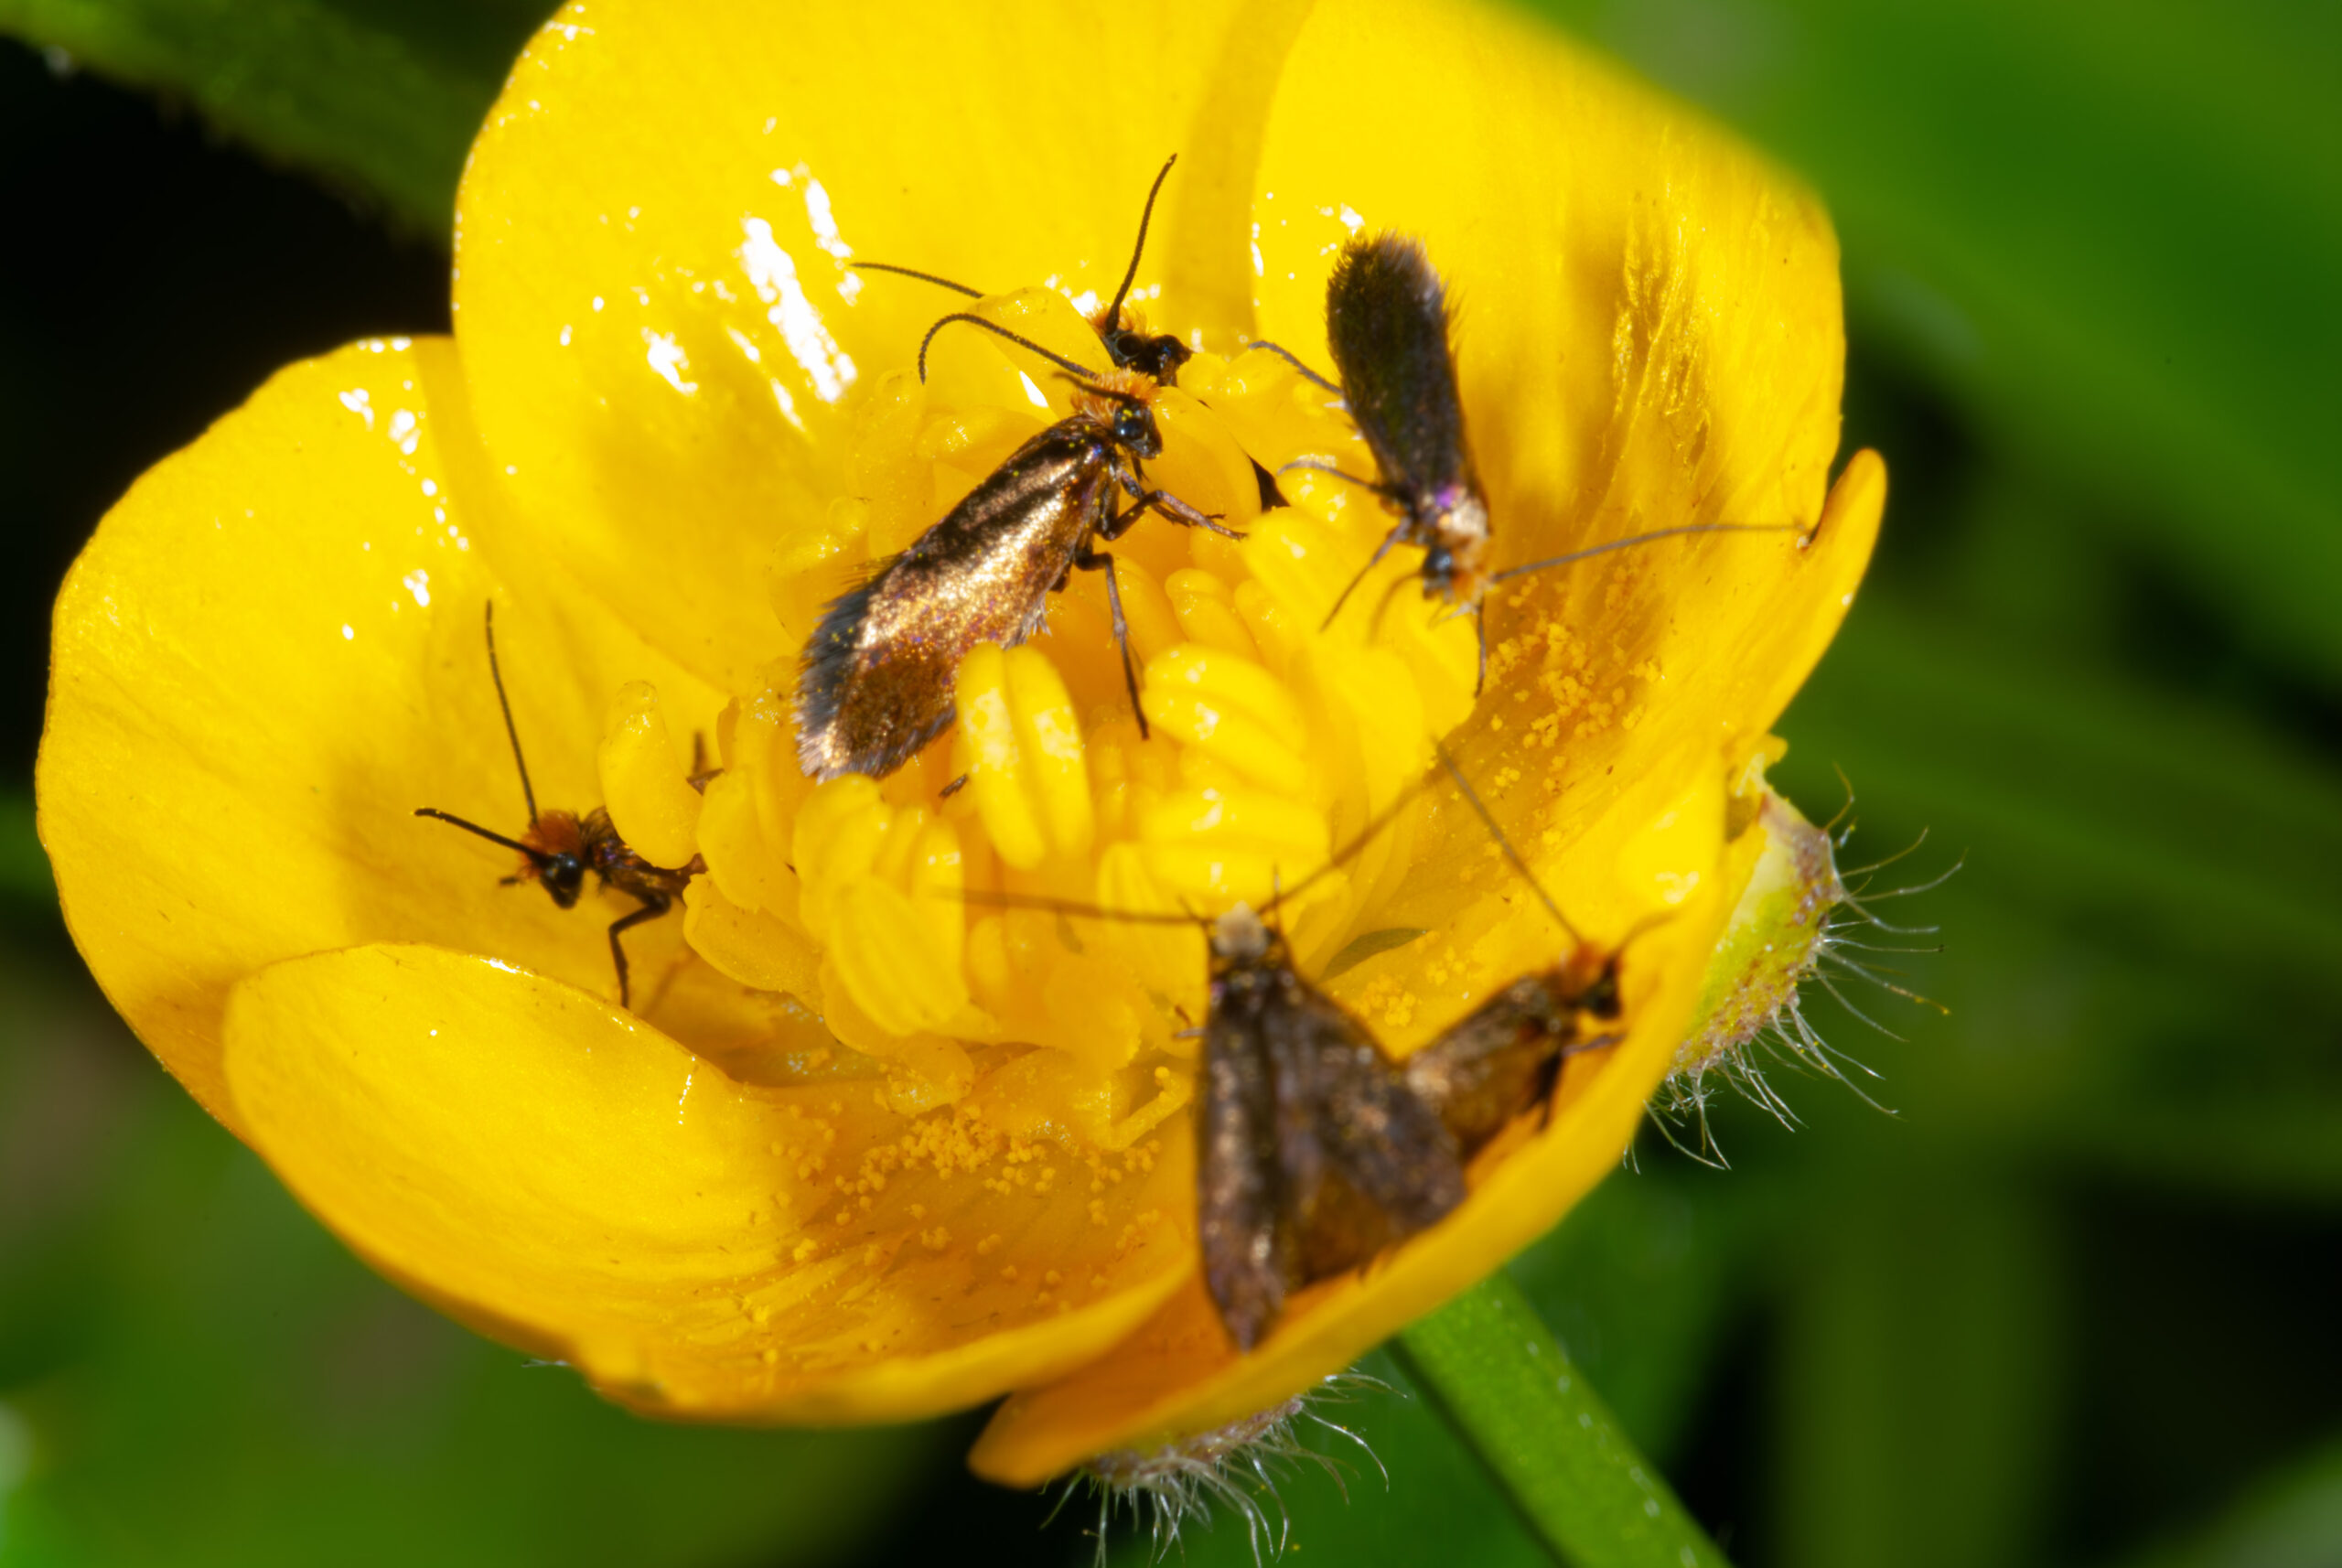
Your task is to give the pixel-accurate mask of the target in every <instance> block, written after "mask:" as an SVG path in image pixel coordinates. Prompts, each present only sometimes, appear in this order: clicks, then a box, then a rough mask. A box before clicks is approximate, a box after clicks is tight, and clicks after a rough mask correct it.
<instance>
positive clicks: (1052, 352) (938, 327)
mask: <svg viewBox="0 0 2342 1568" xmlns="http://www.w3.org/2000/svg"><path fill="white" fill-rule="evenodd" d="M954 321H966V322H970V323H972V324H973V325H975V326H977V327H981V328H983V329H984V330H985V331H987V332H991V333H994V334H996V335H998V336H1000V337H1003V338H1007V339H1008V340H1009V341H1010V342H1012V343H1014V344H1016V345H1017V346H1018V347H1019V348H1025V349H1032V350H1033V352H1035V353H1036V354H1038V355H1040V356H1041V358H1043V359H1044V360H1047V361H1048V362H1049V363H1051V364H1052V365H1055V366H1057V367H1058V369H1059V370H1061V371H1068V372H1069V373H1070V374H1072V375H1075V376H1078V377H1080V379H1081V380H1082V381H1087V382H1089V383H1090V385H1091V386H1097V383H1098V372H1097V371H1090V370H1085V369H1083V368H1082V367H1081V366H1080V365H1077V364H1075V363H1074V362H1073V361H1072V360H1069V359H1067V358H1066V357H1065V356H1064V355H1063V354H1060V353H1058V351H1057V350H1056V349H1044V348H1042V347H1041V346H1040V345H1039V344H1038V343H1036V342H1034V341H1033V339H1031V338H1027V337H1026V336H1025V335H1024V334H1023V333H1021V332H1011V331H1010V330H1009V329H1008V328H1005V327H1003V326H1002V325H1001V324H1000V323H999V322H997V321H987V320H985V319H984V318H983V317H981V316H977V315H974V314H972V313H971V312H969V311H965V310H955V311H953V312H952V313H951V315H949V316H947V317H944V318H943V319H942V320H940V321H939V322H937V323H936V324H935V325H934V326H932V327H930V328H928V329H927V336H926V337H924V338H920V339H919V381H920V384H922V385H924V384H925V383H926V381H927V346H928V345H929V343H932V342H934V341H935V335H936V334H937V333H938V332H940V331H942V330H943V329H944V328H946V327H949V326H951V324H952V323H953V322H954ZM1099 390H1100V391H1101V392H1102V391H1104V390H1105V389H1104V388H1100V389H1099Z"/></svg>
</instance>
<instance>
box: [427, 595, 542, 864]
mask: <svg viewBox="0 0 2342 1568" xmlns="http://www.w3.org/2000/svg"><path fill="white" fill-rule="evenodd" d="M488 678H489V680H491V681H493V682H496V705H497V706H498V707H500V708H502V709H503V710H504V733H505V734H506V735H508V736H510V737H511V739H512V765H513V766H514V767H516V768H519V769H520V770H521V796H522V798H523V799H525V800H527V801H528V802H529V825H530V826H531V827H532V828H533V827H535V826H536V825H537V791H536V787H535V786H534V785H532V784H531V783H530V782H529V759H528V758H527V757H523V756H521V730H520V726H519V725H515V724H514V723H513V722H512V699H511V698H510V697H508V696H506V695H505V694H504V671H503V669H502V668H501V667H500V666H499V665H498V663H497V662H496V601H495V600H494V599H490V600H489V601H488ZM433 814H436V813H433ZM447 821H449V822H456V819H455V818H453V817H449V818H447ZM457 826H459V827H467V828H472V824H471V823H469V822H457ZM472 832H476V833H487V834H488V836H489V838H495V837H496V835H495V834H494V833H489V832H488V830H487V829H485V828H472ZM501 842H503V843H510V842H511V841H510V840H509V839H507V840H503V841H501Z"/></svg>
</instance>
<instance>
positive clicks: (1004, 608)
mask: <svg viewBox="0 0 2342 1568" xmlns="http://www.w3.org/2000/svg"><path fill="white" fill-rule="evenodd" d="M954 321H965V322H969V323H971V324H972V325H974V326H977V327H981V328H984V329H985V330H987V331H990V332H995V333H997V334H999V335H1000V336H1001V337H1003V338H1007V339H1009V340H1010V341H1011V342H1014V343H1016V344H1018V345H1019V346H1021V347H1023V348H1026V349H1031V350H1032V351H1033V352H1034V353H1037V354H1038V355H1040V356H1042V357H1043V358H1044V359H1047V360H1049V361H1050V362H1051V363H1053V364H1055V365H1056V366H1058V369H1059V370H1060V371H1064V372H1066V377H1067V379H1068V380H1069V381H1072V382H1073V385H1074V393H1073V409H1074V411H1073V413H1071V414H1070V415H1069V417H1067V418H1064V419H1061V420H1059V421H1058V423H1056V424H1052V425H1050V426H1049V427H1048V428H1047V430H1044V431H1042V432H1041V433H1040V434H1039V435H1036V436H1034V437H1033V438H1032V439H1031V440H1030V441H1027V442H1026V443H1025V445H1024V446H1020V447H1018V448H1017V449H1016V450H1015V452H1013V453H1011V454H1010V455H1009V456H1008V459H1007V460H1006V461H1005V462H1004V463H1002V464H1001V466H1000V467H997V468H995V469H994V470H993V471H992V473H991V474H989V475H987V476H986V477H985V478H984V480H983V483H981V484H979V485H978V486H977V487H976V488H975V489H972V490H970V491H969V492H968V494H967V495H966V497H965V498H964V499H962V500H961V502H960V504H959V505H957V506H955V507H953V508H952V509H951V511H950V512H949V513H948V514H946V515H945V517H944V519H943V521H940V522H939V523H937V524H935V526H933V527H932V528H929V530H928V531H927V532H925V533H922V534H920V535H919V537H918V538H917V539H915V540H913V541H912V542H911V544H910V547H909V548H908V549H907V550H905V551H904V552H903V553H901V554H899V555H897V556H895V557H894V558H893V559H891V560H889V561H887V562H886V563H885V564H882V565H880V566H879V567H878V569H877V570H876V571H875V572H873V573H872V574H871V575H870V576H869V577H868V578H866V579H865V581H864V582H863V583H862V585H860V586H859V587H856V588H854V589H852V590H851V591H849V592H847V593H845V594H842V595H840V596H838V597H837V598H835V599H833V600H832V601H830V603H829V605H828V606H827V607H825V608H824V609H823V610H822V618H821V620H820V622H819V623H818V624H817V625H816V626H815V627H814V628H813V634H812V636H811V637H809V638H807V639H805V651H804V654H803V656H802V658H801V660H800V663H799V667H798V679H797V760H798V763H799V765H800V767H802V768H804V770H805V771H806V773H808V774H809V775H811V777H813V778H815V779H835V778H837V777H838V776H839V775H841V774H844V773H865V774H868V775H869V776H871V777H872V778H874V779H883V778H884V777H886V775H887V774H889V773H892V772H893V771H894V770H895V769H896V768H899V767H901V766H902V765H903V764H904V763H905V762H907V761H908V760H909V759H910V758H911V757H912V756H914V755H915V754H916V753H917V752H918V751H919V748H920V747H921V746H925V745H926V744H927V743H928V742H929V741H930V740H933V739H934V738H935V737H936V736H939V735H940V734H942V733H943V732H944V731H945V730H946V729H948V728H950V727H951V721H952V719H953V717H954V716H955V705H954V703H953V699H952V694H951V688H952V682H953V680H954V679H955V678H956V676H957V674H958V671H959V669H960V661H961V660H962V659H965V658H966V657H967V656H968V654H969V652H970V651H971V650H973V649H974V647H975V646H976V644H978V643H980V642H992V643H997V644H998V645H1000V646H1001V647H1003V648H1014V647H1015V646H1017V645H1018V644H1019V643H1021V642H1023V641H1025V640H1026V639H1027V638H1029V637H1031V636H1033V635H1034V634H1035V633H1036V632H1037V631H1039V630H1040V629H1041V625H1042V622H1043V621H1044V620H1045V619H1046V618H1047V613H1048V603H1047V601H1048V596H1049V595H1051V594H1053V593H1056V592H1058V590H1060V589H1062V588H1063V587H1064V586H1065V585H1066V582H1067V579H1068V578H1069V577H1070V576H1071V575H1072V574H1073V573H1074V572H1075V571H1076V570H1080V571H1085V572H1103V573H1104V574H1105V575H1106V602H1107V607H1108V609H1109V611H1110V612H1111V613H1112V621H1113V628H1114V642H1115V646H1116V647H1117V648H1118V649H1119V650H1121V653H1122V659H1123V682H1124V684H1126V685H1127V686H1128V687H1129V689H1130V694H1131V706H1132V708H1133V710H1136V709H1137V708H1138V705H1139V698H1138V665H1137V662H1136V660H1134V659H1133V656H1132V653H1131V639H1130V627H1129V624H1128V623H1127V622H1126V621H1125V620H1124V619H1123V595H1122V588H1121V586H1120V585H1119V584H1117V583H1116V581H1115V579H1114V558H1113V556H1112V554H1110V553H1107V552H1106V551H1103V550H1101V549H1099V548H1097V544H1098V542H1101V541H1104V542H1112V541H1113V540H1115V539H1118V538H1120V537H1121V536H1122V535H1123V532H1125V531H1127V530H1128V529H1129V528H1130V526H1131V525H1132V524H1133V523H1134V522H1136V521H1138V520H1139V518H1140V517H1141V516H1143V515H1144V514H1145V513H1146V512H1148V511H1150V510H1152V511H1159V512H1161V513H1163V514H1164V515H1165V516H1166V517H1168V518H1170V519H1171V520H1172V521H1174V522H1179V523H1184V524H1186V525H1187V526H1188V527H1190V528H1209V529H1210V530H1211V531H1213V532H1216V533H1221V534H1226V535H1227V536H1228V537H1230V538H1231V539H1234V538H1241V535H1240V534H1238V533H1236V532H1234V531H1233V530H1230V529H1227V528H1223V527H1221V526H1220V524H1219V521H1217V520H1216V519H1214V518H1211V517H1208V516H1206V515H1205V514H1204V513H1202V512H1200V511H1198V510H1196V509H1195V508H1194V507H1192V506H1189V505H1188V504H1187V502H1186V501H1183V500H1181V499H1178V498H1177V497H1176V496H1172V495H1167V494H1166V493H1165V492H1163V491H1161V490H1156V489H1149V488H1148V487H1147V485H1146V482H1145V479H1144V476H1143V475H1142V474H1141V472H1140V469H1139V464H1140V462H1141V461H1142V460H1143V459H1145V458H1148V457H1153V456H1158V455H1160V454H1161V452H1162V450H1163V435H1162V432H1161V431H1160V430H1159V429H1158V428H1157V427H1156V425H1155V410H1154V408H1153V406H1152V403H1151V402H1150V399H1151V398H1152V397H1153V395H1154V393H1155V390H1156V383H1155V381H1152V380H1150V379H1148V378H1147V377H1145V376H1143V375H1139V374H1137V373H1136V372H1134V371H1108V372H1107V373H1106V374H1105V375H1103V376H1098V375H1094V374H1092V373H1091V372H1090V371H1087V370H1084V369H1083V368H1082V367H1081V366H1080V365H1078V364H1075V363H1074V362H1073V361H1072V360H1066V359H1062V358H1060V357H1059V356H1058V355H1057V354H1054V353H1052V352H1050V351H1049V350H1048V349H1044V348H1042V347H1041V346H1040V345H1039V344H1037V343H1035V342H1033V341H1032V340H1031V339H1029V338H1022V337H1019V336H1018V335H1017V334H1015V333H1014V332H1011V331H1009V330H1007V329H1006V328H1002V327H999V326H996V325H994V323H992V322H989V321H986V320H985V319H983V317H978V316H967V315H952V316H947V317H944V318H943V319H942V320H940V321H939V322H937V323H936V324H935V327H934V328H932V329H931V330H930V331H929V333H928V338H929V341H932V340H933V338H934V337H935V334H936V332H940V331H941V330H942V329H943V328H945V327H946V326H948V325H950V324H951V323H952V322H954ZM926 366H927V346H926V344H924V343H922V344H921V345H920V346H919V369H920V375H921V378H922V379H924V378H925V374H926ZM1124 496H1128V497H1129V498H1130V500H1131V504H1130V506H1129V507H1128V508H1126V509H1124V510H1121V511H1117V510H1115V506H1116V503H1117V502H1118V501H1120V500H1121V499H1123V497H1124ZM1138 722H1139V733H1140V734H1141V735H1142V736H1144V734H1145V733H1146V715H1145V714H1144V713H1143V712H1142V713H1140V714H1139V715H1138Z"/></svg>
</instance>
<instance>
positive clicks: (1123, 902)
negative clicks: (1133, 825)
mask: <svg viewBox="0 0 2342 1568" xmlns="http://www.w3.org/2000/svg"><path fill="white" fill-rule="evenodd" d="M1098 907H1099V908H1101V909H1112V910H1117V911H1122V912H1126V913H1130V914H1142V915H1149V916H1160V915H1184V914H1187V913H1189V911H1187V910H1183V909H1182V908H1180V907H1179V903H1178V901H1177V900H1176V898H1174V897H1171V896H1170V895H1169V894H1168V893H1166V891H1165V889H1164V888H1163V886H1162V885H1161V884H1160V883H1158V882H1156V881H1155V877H1154V876H1153V875H1152V874H1150V873H1149V872H1148V870H1147V868H1146V860H1145V856H1144V853H1143V852H1142V851H1141V850H1140V848H1139V846H1138V845H1136V844H1129V843H1118V844H1114V845H1112V846H1110V847H1109V848H1108V849H1107V850H1106V851H1105V853H1104V854H1101V855H1100V856H1099V857H1098ZM1098 925H1099V928H1100V929H1102V930H1103V931H1104V932H1105V934H1106V940H1107V941H1108V942H1109V943H1111V944H1112V947H1113V948H1114V949H1115V950H1117V951H1119V952H1120V953H1121V954H1122V955H1123V958H1124V959H1125V960H1126V961H1128V962H1129V963H1130V965H1131V968H1132V971H1133V972H1134V973H1135V974H1136V975H1137V976H1138V979H1139V983H1140V984H1142V985H1144V986H1145V987H1146V989H1147V990H1149V991H1151V992H1153V993H1155V994H1156V995H1157V996H1161V997H1164V998H1166V999H1168V1000H1170V1001H1172V1002H1174V1003H1176V1004H1179V1005H1181V1006H1183V1007H1185V1008H1186V1009H1187V1016H1189V1017H1190V1018H1197V1019H1200V1018H1201V1017H1202V1016H1203V1011H1202V1009H1203V994H1204V935H1203V929H1202V928H1201V927H1200V926H1199V925H1193V924H1186V923H1182V924H1179V925H1171V924H1168V923H1165V922H1161V921H1155V920H1149V921H1144V922H1142V921H1137V920H1111V921H1100V922H1099V923H1098Z"/></svg>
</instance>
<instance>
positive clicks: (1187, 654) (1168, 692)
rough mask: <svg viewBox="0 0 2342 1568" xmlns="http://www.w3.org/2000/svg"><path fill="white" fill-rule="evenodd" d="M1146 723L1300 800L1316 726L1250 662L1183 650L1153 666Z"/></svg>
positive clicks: (1187, 646) (1190, 647) (1194, 648)
mask: <svg viewBox="0 0 2342 1568" xmlns="http://www.w3.org/2000/svg"><path fill="white" fill-rule="evenodd" d="M1144 701H1145V703H1146V716H1147V718H1148V719H1149V720H1150V721H1152V722H1153V723H1155V724H1156V725H1160V726H1161V727H1162V728H1163V729H1164V730H1165V731H1166V733H1168V734H1169V735H1170V736H1173V737H1174V738H1176V739H1178V740H1181V741H1184V742H1186V743H1187V745H1189V746H1196V747H1198V748H1199V749H1201V750H1203V751H1205V752H1207V753H1208V754H1209V755H1210V756H1211V757H1215V758H1217V759H1219V760H1220V761H1223V762H1225V763H1227V764H1228V765H1229V766H1230V767H1231V768H1235V769H1237V770H1238V771H1239V772H1241V773H1242V774H1243V775H1244V776H1245V777H1246V778H1247V779H1252V780H1253V781H1254V782H1255V783H1259V784H1263V785H1266V786H1267V787H1268V788H1270V789H1275V790H1278V791H1280V792H1281V793H1284V794H1290V795H1297V794H1299V793H1301V792H1302V790H1303V789H1305V787H1306V786H1307V783H1308V778H1309V772H1308V768H1307V767H1306V765H1305V763H1304V761H1303V759H1302V748H1303V747H1304V746H1305V745H1306V744H1307V736H1308V725H1307V722H1306V720H1305V718H1304V716H1303V714H1302V712H1301V707H1300V704H1299V703H1295V701H1294V700H1293V697H1292V695H1291V694H1290V693H1287V692H1286V690H1285V689H1284V685H1283V684H1282V683H1281V682H1279V681H1278V680H1277V678H1276V677H1275V676H1273V675H1272V674H1270V673H1269V672H1268V671H1266V670H1264V669H1262V667H1261V666H1260V665H1259V664H1258V663H1256V662H1255V661H1253V660H1250V659H1245V658H1242V657H1241V656H1239V655H1236V654H1232V653H1230V652H1227V651H1226V650H1221V649H1213V648H1205V647H1201V646H1199V645H1198V644H1196V643H1191V642H1190V643H1182V644H1181V645H1180V646H1178V647H1177V648H1175V649H1172V650H1170V651H1169V652H1167V653H1165V654H1164V655H1162V656H1161V657H1160V658H1157V659H1152V660H1148V661H1147V666H1146V687H1145V691H1144Z"/></svg>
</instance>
